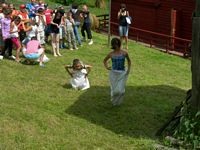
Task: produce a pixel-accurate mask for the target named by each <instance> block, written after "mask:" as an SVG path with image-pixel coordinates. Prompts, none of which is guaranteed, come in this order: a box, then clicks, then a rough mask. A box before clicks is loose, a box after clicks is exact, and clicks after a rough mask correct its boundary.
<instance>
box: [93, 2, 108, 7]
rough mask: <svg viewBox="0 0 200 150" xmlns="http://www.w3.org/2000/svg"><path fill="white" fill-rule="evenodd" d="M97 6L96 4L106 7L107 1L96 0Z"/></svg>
mask: <svg viewBox="0 0 200 150" xmlns="http://www.w3.org/2000/svg"><path fill="white" fill-rule="evenodd" d="M95 6H96V7H97V8H105V7H106V4H105V1H104V0H96V2H95Z"/></svg>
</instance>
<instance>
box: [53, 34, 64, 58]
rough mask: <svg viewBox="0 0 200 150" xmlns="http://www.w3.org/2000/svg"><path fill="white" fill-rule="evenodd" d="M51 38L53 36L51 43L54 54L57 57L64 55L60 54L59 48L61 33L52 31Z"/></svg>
mask: <svg viewBox="0 0 200 150" xmlns="http://www.w3.org/2000/svg"><path fill="white" fill-rule="evenodd" d="M51 38H52V42H51V44H52V49H53V55H54V56H55V57H57V56H62V55H61V54H60V49H59V40H60V36H59V34H55V33H51Z"/></svg>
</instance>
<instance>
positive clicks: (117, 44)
mask: <svg viewBox="0 0 200 150" xmlns="http://www.w3.org/2000/svg"><path fill="white" fill-rule="evenodd" d="M111 46H112V47H111V48H112V49H114V50H115V49H118V48H120V47H121V41H120V39H118V38H113V39H112V40H111Z"/></svg>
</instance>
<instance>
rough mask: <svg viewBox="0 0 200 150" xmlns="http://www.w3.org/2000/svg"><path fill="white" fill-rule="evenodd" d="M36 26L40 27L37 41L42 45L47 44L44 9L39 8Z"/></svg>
mask: <svg viewBox="0 0 200 150" xmlns="http://www.w3.org/2000/svg"><path fill="white" fill-rule="evenodd" d="M35 20H36V24H37V26H38V34H37V39H38V41H40V44H41V45H43V44H45V32H44V30H45V27H46V17H45V15H44V9H42V8H39V9H38V13H37V15H36V17H35Z"/></svg>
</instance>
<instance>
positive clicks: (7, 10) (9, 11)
mask: <svg viewBox="0 0 200 150" xmlns="http://www.w3.org/2000/svg"><path fill="white" fill-rule="evenodd" d="M11 13H12V10H11V9H3V14H4V15H10V14H11Z"/></svg>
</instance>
